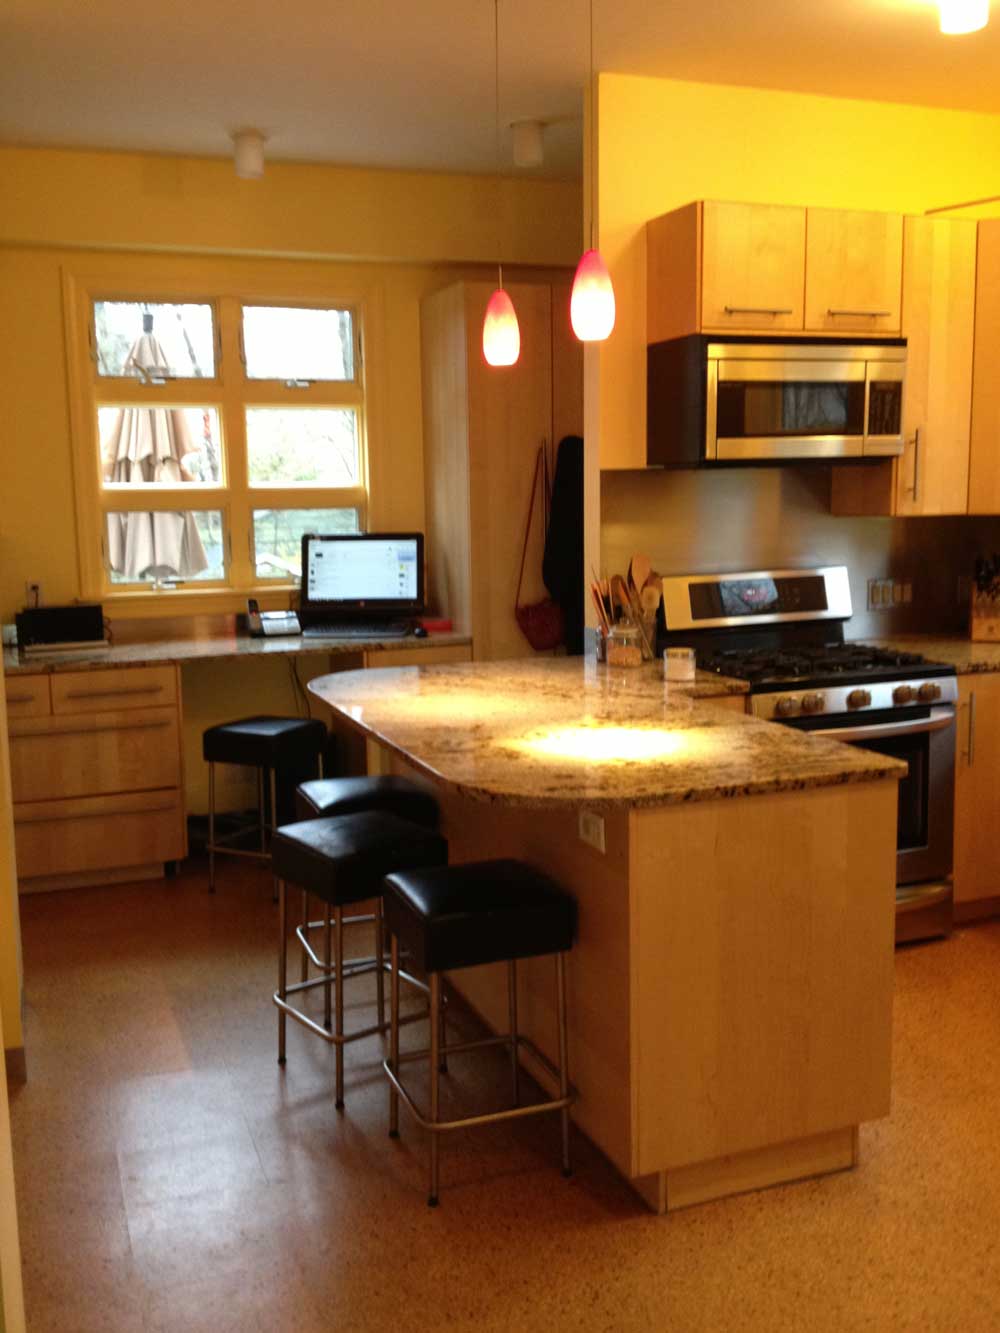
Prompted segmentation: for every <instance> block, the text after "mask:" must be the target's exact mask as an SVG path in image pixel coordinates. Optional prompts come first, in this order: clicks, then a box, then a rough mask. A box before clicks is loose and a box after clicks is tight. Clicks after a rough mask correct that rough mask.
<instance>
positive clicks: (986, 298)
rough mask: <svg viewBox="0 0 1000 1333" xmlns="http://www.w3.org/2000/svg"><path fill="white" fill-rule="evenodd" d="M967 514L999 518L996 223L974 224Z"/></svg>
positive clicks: (999, 245)
mask: <svg viewBox="0 0 1000 1333" xmlns="http://www.w3.org/2000/svg"><path fill="white" fill-rule="evenodd" d="M978 253H979V260H978V265H977V276H976V345H975V353H974V357H973V371H972V442H971V448H970V455H969V513H970V514H1000V220H997V219H990V220H989V221H983V222H980V223H979V251H978Z"/></svg>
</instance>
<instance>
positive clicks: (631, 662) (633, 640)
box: [608, 620, 642, 667]
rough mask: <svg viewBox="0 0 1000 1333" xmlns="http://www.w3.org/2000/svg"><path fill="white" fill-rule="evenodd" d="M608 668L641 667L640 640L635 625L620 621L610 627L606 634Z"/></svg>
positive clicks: (637, 628)
mask: <svg viewBox="0 0 1000 1333" xmlns="http://www.w3.org/2000/svg"><path fill="white" fill-rule="evenodd" d="M608 666H620V667H638V666H642V639H641V637H640V635H639V627H638V626H637V625H630V624H629V623H628V622H627V621H624V620H622V621H619V623H618V624H617V625H612V626H611V630H610V633H609V634H608Z"/></svg>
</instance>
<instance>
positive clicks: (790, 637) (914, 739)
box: [658, 565, 958, 939]
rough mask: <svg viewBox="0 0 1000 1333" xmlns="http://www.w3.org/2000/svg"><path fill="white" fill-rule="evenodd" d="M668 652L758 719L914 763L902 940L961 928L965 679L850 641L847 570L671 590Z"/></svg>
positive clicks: (902, 849)
mask: <svg viewBox="0 0 1000 1333" xmlns="http://www.w3.org/2000/svg"><path fill="white" fill-rule="evenodd" d="M663 613H664V628H663V631H662V632H661V634H660V635H659V636H658V647H659V648H661V649H662V648H664V647H680V646H681V645H684V646H687V647H691V648H694V649H695V653H696V656H697V660H698V665H699V666H700V667H701V668H702V669H703V670H706V671H715V672H718V673H719V674H721V675H725V676H734V677H737V678H738V679H741V680H746V681H748V682H749V685H750V694H749V707H750V711H751V712H752V713H753V715H754V716H755V717H758V718H762V719H764V720H765V721H769V722H778V723H782V724H784V725H786V726H790V727H795V728H796V729H798V730H801V731H812V732H822V733H823V734H824V735H825V736H829V737H831V738H832V739H835V740H838V741H843V742H845V743H846V744H849V745H864V746H866V747H867V748H870V749H874V750H878V751H880V752H881V753H883V754H891V755H894V756H895V757H896V758H899V759H903V760H904V761H905V762H906V764H907V766H908V772H907V776H906V777H905V778H904V779H903V780H902V781H901V782H900V784H899V808H898V830H897V857H896V882H897V890H896V938H897V939H920V938H924V937H926V936H930V935H939V934H943V933H947V931H948V930H949V929H950V926H951V864H952V834H953V803H954V780H955V776H954V775H955V713H956V704H957V701H958V681H957V678H956V674H955V669H954V667H952V666H947V665H945V664H944V663H941V662H927V661H925V660H924V658H923V657H921V656H920V655H919V654H918V653H908V652H896V651H894V650H892V649H888V648H881V647H878V646H877V645H873V644H866V643H856V642H852V641H850V640H846V639H845V637H844V626H845V624H846V623H847V621H848V620H849V619H850V615H851V594H850V584H849V581H848V576H847V570H846V568H845V567H844V566H843V565H832V566H827V567H824V568H822V569H811V570H765V571H760V570H757V571H753V572H749V573H737V574H689V575H685V576H683V577H678V578H667V579H664V580H663Z"/></svg>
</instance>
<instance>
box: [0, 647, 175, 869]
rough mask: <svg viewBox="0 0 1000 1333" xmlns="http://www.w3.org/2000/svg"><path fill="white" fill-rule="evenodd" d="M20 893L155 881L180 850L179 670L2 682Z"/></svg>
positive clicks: (88, 673) (129, 669)
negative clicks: (143, 877) (123, 881)
mask: <svg viewBox="0 0 1000 1333" xmlns="http://www.w3.org/2000/svg"><path fill="white" fill-rule="evenodd" d="M6 689H7V699H8V704H9V708H10V717H9V723H8V727H9V733H10V766H11V787H12V792H13V798H14V832H15V840H16V847H17V867H18V877H19V879H20V881H21V888H22V890H29V891H30V890H32V889H39V888H56V887H63V886H69V885H71V884H79V883H84V882H91V883H96V882H101V881H102V880H107V879H113V878H123V877H131V876H135V877H139V876H140V875H143V874H147V875H148V874H151V873H156V872H160V873H162V867H163V862H165V861H172V860H177V859H179V858H181V857H182V856H184V855H185V853H186V828H185V818H184V802H183V794H182V771H181V728H180V708H179V690H178V681H177V668H176V667H174V666H170V667H123V668H111V669H106V670H95V671H72V672H56V673H53V674H51V675H47V674H39V675H37V676H22V675H16V676H11V677H9V678H8V680H7V681H6Z"/></svg>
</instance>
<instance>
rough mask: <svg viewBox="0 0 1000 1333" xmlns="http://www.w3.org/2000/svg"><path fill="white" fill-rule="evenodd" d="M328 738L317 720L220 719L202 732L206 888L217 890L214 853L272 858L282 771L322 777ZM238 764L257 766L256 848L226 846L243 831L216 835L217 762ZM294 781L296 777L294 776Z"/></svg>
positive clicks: (324, 727) (294, 718) (266, 859)
mask: <svg viewBox="0 0 1000 1333" xmlns="http://www.w3.org/2000/svg"><path fill="white" fill-rule="evenodd" d="M326 742H327V730H326V726H325V725H324V724H323V723H322V722H319V721H317V720H316V719H315V718H303V717H272V716H269V715H264V716H261V717H243V718H239V719H237V720H236V721H234V722H222V723H220V724H219V725H218V726H216V727H209V728H208V730H207V731H205V732H204V733H203V734H202V738H201V751H202V756H203V757H204V759H205V761H206V763H207V764H208V844H207V850H208V888H209V892H210V893H214V892H215V857H216V855H217V854H218V853H222V854H223V855H226V856H248V857H251V858H252V859H254V860H258V861H268V860H270V851H269V850H268V845H267V843H268V830H269V829H270V834H271V836H272V837H273V835H274V830H275V828H276V827H277V824H278V801H279V791H278V774H279V772H280V773H282V774H283V775H285V777H286V778H287V777H288V775H294V778H301V777H302V776H303V772H305V773H308V772H309V770H310V769H314V770H316V771H318V772H319V775H320V777H322V776H323V751H324V749H325V747H326ZM216 764H239V765H242V766H244V767H248V768H255V769H256V770H257V837H258V848H257V850H255V851H252V850H250V849H248V848H245V847H233V846H230V845H228V844H229V843H231V842H232V840H233V839H234V838H239V837H241V836H242V834H241V833H236V834H228V835H226V837H223V838H217V837H216V835H215V765H216ZM293 780H294V779H293ZM265 781H266V782H267V783H268V784H269V788H270V790H269V796H270V806H271V810H270V814H271V818H270V824H269V823H268V820H267V818H266V815H265V798H264V786H265Z"/></svg>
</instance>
